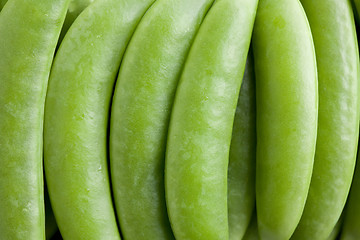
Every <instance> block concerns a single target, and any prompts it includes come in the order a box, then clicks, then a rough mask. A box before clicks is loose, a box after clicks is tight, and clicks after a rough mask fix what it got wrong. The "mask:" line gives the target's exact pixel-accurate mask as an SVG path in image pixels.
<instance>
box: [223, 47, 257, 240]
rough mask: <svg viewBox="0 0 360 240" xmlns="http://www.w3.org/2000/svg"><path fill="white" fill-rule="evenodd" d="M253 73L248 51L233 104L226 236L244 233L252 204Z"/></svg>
mask: <svg viewBox="0 0 360 240" xmlns="http://www.w3.org/2000/svg"><path fill="white" fill-rule="evenodd" d="M255 105H256V102H255V73H254V63H253V56H252V51H250V52H249V54H248V59H247V61H246V67H245V73H244V77H243V80H242V85H241V88H240V94H239V100H238V105H237V107H236V112H235V119H234V126H233V132H232V139H231V145H230V157H229V169H228V214H229V216H228V218H229V239H230V240H239V239H242V237H243V236H244V234H245V231H246V229H247V227H248V225H249V222H250V219H251V215H252V213H253V210H254V206H255V166H256V165H255V158H256V107H255Z"/></svg>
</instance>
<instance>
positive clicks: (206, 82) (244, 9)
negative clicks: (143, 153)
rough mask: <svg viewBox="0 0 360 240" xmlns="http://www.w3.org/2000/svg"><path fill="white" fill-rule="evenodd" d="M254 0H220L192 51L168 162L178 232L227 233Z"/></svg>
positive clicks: (188, 235)
mask: <svg viewBox="0 0 360 240" xmlns="http://www.w3.org/2000/svg"><path fill="white" fill-rule="evenodd" d="M256 8H257V1H253V0H218V1H216V2H215V3H214V5H213V6H212V8H211V9H210V11H209V13H208V14H207V16H206V17H205V20H204V22H203V24H202V25H201V27H200V29H199V32H198V34H197V36H196V38H195V41H194V43H193V45H192V47H191V50H190V52H189V56H188V58H187V60H186V63H185V66H184V70H183V73H182V76H181V79H180V82H179V86H178V89H177V92H176V97H175V101H174V106H173V110H172V115H171V121H170V127H169V135H168V143H167V151H166V161H165V162H166V166H165V181H166V182H165V193H166V203H167V208H168V213H169V217H170V223H171V226H172V229H173V231H174V235H175V238H176V239H178V240H182V239H187V240H192V239H194V240H195V239H196V240H202V239H206V240H212V239H228V238H229V231H228V208H227V173H228V161H229V150H230V142H231V133H232V127H233V121H234V115H235V109H236V103H237V100H238V94H239V90H240V85H241V81H242V76H243V73H244V68H245V62H246V57H247V53H248V50H249V44H250V38H251V33H252V27H253V22H254V18H255V13H256Z"/></svg>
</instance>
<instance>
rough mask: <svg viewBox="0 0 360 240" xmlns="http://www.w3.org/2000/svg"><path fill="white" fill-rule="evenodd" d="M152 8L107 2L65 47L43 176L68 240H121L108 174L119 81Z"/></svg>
mask: <svg viewBox="0 0 360 240" xmlns="http://www.w3.org/2000/svg"><path fill="white" fill-rule="evenodd" d="M153 2H154V1H153V0H136V1H135V0H103V1H97V2H95V3H94V4H92V5H91V6H90V7H89V8H87V9H86V10H85V11H84V12H83V14H81V15H80V17H79V18H78V20H77V21H76V22H75V23H74V25H73V27H72V28H71V29H70V31H69V32H68V34H67V35H66V37H65V38H64V41H63V42H62V44H61V46H60V48H59V50H58V52H57V55H56V58H55V61H54V64H53V68H52V70H51V76H50V81H49V89H48V94H47V98H46V109H45V135H44V137H45V173H46V180H47V184H48V190H49V194H50V199H51V203H52V207H53V210H54V213H55V217H56V221H57V224H58V226H59V229H60V232H61V235H62V236H63V237H64V239H76V240H78V239H86V240H89V239H94V240H98V239H106V240H110V239H120V235H119V230H118V227H117V223H116V218H115V211H114V208H113V203H112V199H111V189H110V183H109V174H108V167H107V159H108V153H107V138H108V134H107V130H108V118H109V111H110V102H111V98H112V93H113V88H114V81H115V79H116V74H117V72H118V69H119V66H120V61H121V59H122V56H123V53H124V51H125V48H126V47H127V44H128V42H129V41H130V38H131V36H132V34H133V32H134V30H135V28H136V26H137V25H138V23H139V21H140V19H141V17H142V16H143V15H144V13H145V11H146V10H147V9H148V8H149V6H150V5H151V4H152V3H153Z"/></svg>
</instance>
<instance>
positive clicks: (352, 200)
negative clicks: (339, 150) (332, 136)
mask: <svg viewBox="0 0 360 240" xmlns="http://www.w3.org/2000/svg"><path fill="white" fill-rule="evenodd" d="M359 164H360V161H359V155H358V160H357V165H356V168H355V175H354V179H353V182H352V185H351V191H350V194H349V198H348V202H347V206H346V211H345V214H344V223H343V230H342V231H341V237H340V239H341V240H357V239H360V204H359V202H360V165H359Z"/></svg>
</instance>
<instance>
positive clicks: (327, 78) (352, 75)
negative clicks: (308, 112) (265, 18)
mask: <svg viewBox="0 0 360 240" xmlns="http://www.w3.org/2000/svg"><path fill="white" fill-rule="evenodd" d="M301 3H302V4H303V6H304V9H305V12H306V14H307V17H308V19H309V23H310V27H311V31H312V35H313V38H314V44H315V52H316V60H317V66H318V76H319V121H318V135H317V144H316V152H315V161H314V170H313V175H312V179H311V184H310V190H309V195H308V199H307V201H306V205H305V209H304V213H303V215H302V217H301V221H300V223H299V225H298V227H297V229H296V231H295V233H294V235H293V237H292V239H293V240H297V239H298V240H303V239H313V240H323V239H326V237H328V236H329V235H330V233H331V231H332V230H333V228H334V226H335V224H336V222H337V220H338V219H339V217H340V215H341V212H342V210H343V208H344V205H345V202H346V199H347V196H348V193H349V189H350V185H351V181H352V176H353V172H354V166H355V161H356V151H357V144H358V134H359V104H358V102H359V97H358V95H359V93H358V92H359V90H358V89H359V77H360V76H359V74H358V72H359V53H358V52H359V51H358V45H357V39H356V30H355V23H354V17H353V14H352V9H351V5H350V2H349V1H348V0H327V1H323V2H321V4H319V3H318V2H316V1H313V0H301Z"/></svg>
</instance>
